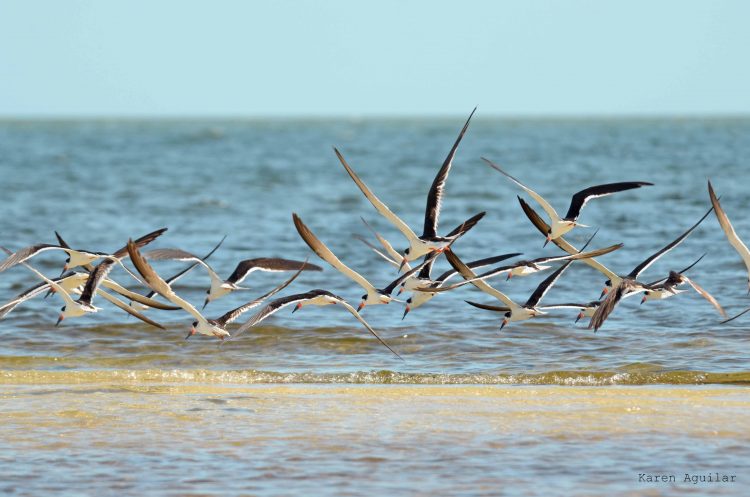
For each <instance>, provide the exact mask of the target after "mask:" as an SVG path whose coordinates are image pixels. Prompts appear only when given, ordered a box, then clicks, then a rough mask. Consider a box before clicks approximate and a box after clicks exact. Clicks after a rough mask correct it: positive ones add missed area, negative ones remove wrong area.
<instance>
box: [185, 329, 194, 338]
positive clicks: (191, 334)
mask: <svg viewBox="0 0 750 497" xmlns="http://www.w3.org/2000/svg"><path fill="white" fill-rule="evenodd" d="M193 335H195V328H190V331H188V334H187V336H186V337H185V340H187V339H188V338H190V337H191V336H193Z"/></svg>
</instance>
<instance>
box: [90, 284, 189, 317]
mask: <svg viewBox="0 0 750 497" xmlns="http://www.w3.org/2000/svg"><path fill="white" fill-rule="evenodd" d="M101 286H103V287H106V288H109V289H110V290H112V291H113V292H116V293H119V294H120V295H122V296H123V297H126V298H128V299H130V300H132V301H133V302H138V303H139V304H143V305H145V306H148V307H153V308H154V309H160V310H163V311H177V310H179V309H182V307H177V306H174V305H167V304H162V303H161V302H159V301H158V300H154V299H152V298H150V297H146V296H144V295H141V294H140V293H136V292H133V291H131V290H128V289H127V288H125V287H124V286H122V285H120V284H119V283H117V282H115V281H114V280H110V279H108V278H105V279H104V281H102V284H101ZM100 289H101V287H100ZM155 294H156V292H153V290H152V295H155Z"/></svg>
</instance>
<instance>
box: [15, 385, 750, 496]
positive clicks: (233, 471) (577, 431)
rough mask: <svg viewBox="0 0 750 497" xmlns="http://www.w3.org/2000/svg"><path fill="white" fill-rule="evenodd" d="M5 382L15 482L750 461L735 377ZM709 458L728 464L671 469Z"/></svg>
mask: <svg viewBox="0 0 750 497" xmlns="http://www.w3.org/2000/svg"><path fill="white" fill-rule="evenodd" d="M3 391H4V393H3V399H2V400H3V401H2V407H0V413H1V415H2V421H3V422H2V424H0V434H2V437H1V438H0V439H1V440H2V445H3V449H4V450H3V451H2V454H3V455H2V460H1V462H2V468H3V469H2V472H3V474H4V478H3V483H2V484H1V485H2V487H1V488H2V489H3V490H6V491H10V493H11V494H14V495H39V494H40V493H55V494H56V495H78V494H79V493H78V492H79V489H80V486H81V484H82V483H84V482H85V489H86V493H90V494H92V495H93V494H97V495H101V494H115V493H117V494H120V495H121V494H123V493H125V494H129V495H132V494H136V493H138V494H146V495H148V494H152V493H155V490H156V489H157V488H158V489H160V491H159V493H161V494H166V495H237V494H247V495H259V496H271V495H290V494H295V495H299V494H307V495H309V494H314V495H386V494H387V495H404V494H406V495H466V494H470V495H550V494H551V493H553V494H556V495H563V494H564V495H603V494H605V493H606V494H607V495H618V496H619V495H683V494H685V493H688V494H691V493H694V494H695V495H707V494H710V495H745V494H746V490H747V485H748V470H750V462H749V461H750V448H749V447H750V446H749V445H748V443H749V442H750V438H749V437H750V435H748V434H750V418H748V416H746V413H747V410H748V408H750V394H749V392H748V390H746V389H744V388H743V389H739V388H726V387H680V388H674V387H609V388H604V387H597V388H590V387H577V388H567V387H554V386H541V387H520V386H515V387H497V386H494V387H492V386H456V385H452V386H413V385H405V386H392V385H391V386H366V387H365V386H357V385H348V386H333V385H332V386H321V385H290V386H282V385H262V386H259V385H255V386H248V385H243V384H233V383H221V384H204V383H193V382H173V383H160V382H130V381H127V380H121V381H117V382H115V381H107V382H92V383H85V384H60V385H22V386H21V385H17V386H12V387H7V386H6V388H4V389H3ZM30 410H33V411H34V412H33V414H32V413H30V412H29V411H30ZM716 472H719V473H720V475H725V474H726V475H728V476H732V475H733V476H734V477H735V481H734V482H728V483H713V484H711V483H703V482H701V483H693V482H692V481H688V482H685V481H684V478H685V474H686V473H687V474H690V475H691V477H692V475H706V474H708V473H711V474H714V473H716ZM641 473H646V474H666V475H674V477H675V480H676V481H675V482H674V483H643V482H640V481H639V475H640V474H641Z"/></svg>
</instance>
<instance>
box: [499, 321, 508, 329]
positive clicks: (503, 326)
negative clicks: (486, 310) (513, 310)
mask: <svg viewBox="0 0 750 497" xmlns="http://www.w3.org/2000/svg"><path fill="white" fill-rule="evenodd" d="M506 324H508V318H505V319H503V322H502V324H501V325H500V329H501V330H502V329H503V328H505V325H506Z"/></svg>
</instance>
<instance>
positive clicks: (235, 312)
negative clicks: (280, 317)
mask: <svg viewBox="0 0 750 497" xmlns="http://www.w3.org/2000/svg"><path fill="white" fill-rule="evenodd" d="M306 264H307V261H305V262H303V263H302V266H300V267H299V268H298V269H297V272H296V273H294V274H293V275H292V276H291V278H289V279H287V280H286V281H285V282H283V283H281V284H280V285H278V286H277V287H276V288H274V289H272V290H270V291H268V292H266V293H264V294H263V295H261V296H260V297H258V298H257V299H254V300H251V301H250V302H248V303H246V304H242V305H241V306H239V307H237V308H235V309H232V310H231V311H229V312H227V313H225V314H224V315H223V316H221V317H220V318H218V319H216V322H217V323H219V325H220V326H221V327H222V328H224V327H225V326H226V325H228V324H229V323H231V322H232V321H235V320H236V319H237V318H239V317H240V316H241V315H243V314H244V313H246V312H247V311H249V310H250V309H253V308H255V307H258V306H259V305H260V304H262V303H263V301H264V300H266V299H267V298H268V297H271V296H273V295H276V294H277V293H279V292H280V291H281V290H283V289H284V288H286V287H288V286H289V285H290V284H291V283H292V281H294V280H296V279H297V276H299V275H300V273H301V272H302V271H304V270H305V269H306V267H305V265H306Z"/></svg>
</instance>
